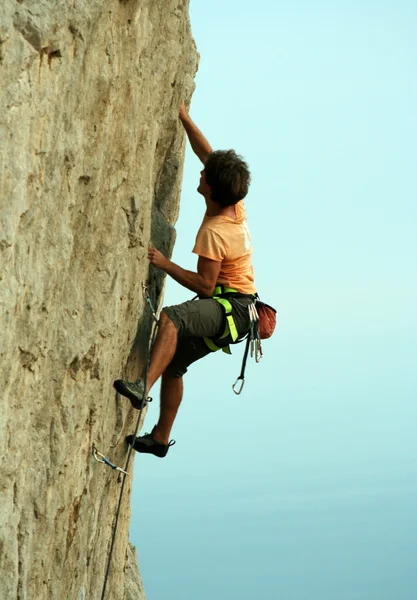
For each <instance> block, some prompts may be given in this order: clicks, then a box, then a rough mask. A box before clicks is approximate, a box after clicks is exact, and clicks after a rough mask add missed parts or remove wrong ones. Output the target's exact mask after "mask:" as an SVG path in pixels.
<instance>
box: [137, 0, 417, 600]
mask: <svg viewBox="0 0 417 600" xmlns="http://www.w3.org/2000/svg"><path fill="white" fill-rule="evenodd" d="M190 17H191V25H192V30H193V35H194V37H195V40H196V43H197V47H198V50H199V52H200V55H201V60H200V67H199V71H198V74H197V77H196V90H195V93H194V95H193V98H192V103H191V109H190V114H191V116H192V118H193V119H194V120H195V122H196V123H197V125H198V126H199V127H200V128H201V130H202V131H203V132H204V133H205V135H206V137H207V138H208V140H209V142H210V143H211V145H212V146H213V148H215V149H227V148H234V149H235V150H236V151H237V152H239V153H240V154H242V155H243V156H244V158H245V159H246V160H247V162H248V163H249V165H250V168H251V172H252V185H251V188H250V192H249V195H248V197H247V199H246V201H245V205H246V209H247V213H248V218H249V223H250V228H251V235H252V242H253V247H254V254H253V262H254V268H255V276H256V284H257V287H258V291H259V294H260V296H261V298H262V299H263V300H264V301H266V302H268V303H269V304H272V305H273V306H275V307H276V308H277V309H278V325H277V329H276V332H275V334H274V336H273V338H271V339H270V340H265V341H264V343H263V348H264V358H263V360H262V362H261V363H260V364H255V363H254V362H253V361H250V362H249V363H248V367H247V376H246V383H245V387H244V390H243V392H242V394H241V395H240V396H236V395H234V394H233V391H232V388H231V386H232V383H233V382H234V381H235V379H236V377H237V376H238V374H239V371H240V363H241V360H242V354H243V350H244V348H243V345H241V346H237V347H235V348H234V349H233V355H232V356H231V357H228V356H226V355H225V354H223V353H218V354H213V355H211V356H209V357H207V358H206V359H204V360H203V361H201V362H199V363H197V364H195V365H193V366H192V367H191V368H190V370H189V372H188V373H187V375H186V376H185V378H184V387H185V395H184V400H183V403H182V405H181V407H180V411H179V413H178V417H177V421H176V423H175V425H174V429H173V437H174V438H175V439H176V441H177V443H176V445H175V446H174V447H172V448H171V449H170V451H169V454H168V456H167V458H166V459H164V460H159V459H156V458H154V457H153V456H146V455H144V456H139V455H137V456H136V458H135V467H134V485H133V494H132V521H131V541H132V542H133V543H134V544H135V545H136V546H137V548H138V553H139V564H140V569H141V573H142V577H143V580H144V586H145V591H146V594H147V598H148V600H164V599H165V598H168V597H169V598H181V600H196V599H197V598H198V600H213V598H216V599H217V600H230V599H235V598H236V599H239V600H252V599H253V598H254V597H259V598H280V599H282V600H335V599H337V600H393V599H394V598H395V600H415V598H416V589H417V575H416V572H417V571H416V558H417V516H416V510H415V507H416V506H417V477H416V475H417V461H416V459H417V444H416V434H415V424H416V422H417V403H416V399H417V378H416V365H417V312H416V307H417V302H416V300H417V282H416V272H417V271H416V267H417V235H416V234H417V202H416V200H417V176H416V164H417V146H416V145H417V112H416V108H415V107H416V106H417V71H416V69H415V65H416V64H417V60H416V59H417V41H416V40H417V36H416V33H417V32H416V29H417V26H416V23H417V4H416V3H415V2H414V1H408V0H397V1H396V2H391V1H386V0H379V1H378V2H377V1H375V2H373V1H369V0H362V1H361V2H359V1H357V0H353V1H350V2H347V1H346V2H344V1H339V0H337V1H336V2H329V1H328V0H318V1H316V2H314V3H312V2H311V1H309V2H307V1H302V0H293V1H292V2H289V1H287V0H284V1H282V2H279V3H278V2H268V1H266V0H258V2H256V3H253V2H247V1H245V0H240V1H239V2H237V1H235V0H228V2H224V0H223V1H220V0H211V2H210V3H200V2H196V1H193V0H191V6H190ZM200 169H201V166H200V163H199V161H198V159H196V158H195V157H194V155H193V154H192V151H191V149H190V147H189V146H188V147H187V151H186V159H185V169H184V180H183V188H182V197H181V211H180V217H179V220H178V223H177V242H176V246H175V250H174V254H173V260H174V262H176V263H178V264H180V265H181V266H182V267H184V268H186V269H191V270H195V267H196V257H195V255H193V254H192V253H191V250H192V247H193V243H194V239H195V235H196V232H197V229H198V227H199V225H200V222H201V219H202V217H203V213H204V200H203V199H202V197H201V196H199V195H198V194H197V193H196V187H197V185H198V180H199V172H200ZM188 299H190V293H189V292H188V291H187V290H185V289H184V288H181V286H179V285H178V284H176V283H175V282H172V281H168V282H167V287H166V292H165V304H167V305H169V304H174V303H179V302H182V301H185V300H188ZM152 395H153V396H154V397H155V401H154V403H153V404H152V405H150V408H149V411H148V415H147V418H146V423H145V427H144V429H145V430H146V431H150V430H151V428H152V426H153V424H154V423H155V422H156V420H157V415H158V402H157V396H158V388H157V387H156V386H155V388H154V389H153V394H152Z"/></svg>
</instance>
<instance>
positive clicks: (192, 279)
mask: <svg viewBox="0 0 417 600" xmlns="http://www.w3.org/2000/svg"><path fill="white" fill-rule="evenodd" d="M179 118H180V120H181V122H182V124H183V126H184V129H185V131H186V134H187V137H188V140H189V142H190V144H191V147H192V149H193V151H194V153H195V154H196V155H197V156H198V158H199V159H200V160H201V162H202V163H203V165H204V167H203V169H202V171H201V176H200V182H199V185H198V188H197V192H198V193H199V194H201V195H202V196H203V197H204V199H205V202H206V212H205V216H204V219H203V222H202V224H201V227H200V229H199V231H198V234H197V238H196V242H195V246H194V248H193V252H194V253H195V254H197V255H198V263H197V272H193V271H187V270H185V269H182V268H181V267H180V266H178V265H176V264H174V263H173V262H172V261H170V260H169V259H167V258H166V257H165V256H163V255H162V254H161V252H159V251H158V250H157V249H156V248H154V247H153V246H151V247H150V248H149V251H148V258H149V261H150V263H151V264H152V265H154V267H156V268H158V269H162V271H165V273H167V274H168V275H170V276H171V277H172V278H173V279H174V280H175V281H177V282H178V283H179V284H180V285H182V286H184V287H185V288H187V289H189V290H191V291H192V292H194V293H195V294H197V295H198V298H199V299H198V300H193V301H188V302H184V303H182V304H179V305H176V306H168V307H165V308H163V310H162V312H161V316H160V319H159V327H158V334H157V337H156V340H155V344H154V347H153V350H152V355H151V360H150V365H149V371H148V380H147V389H146V390H144V383H143V381H142V379H138V380H137V381H135V382H128V381H125V380H123V379H118V380H116V381H115V382H114V387H115V389H116V390H117V391H118V392H119V393H120V394H122V395H123V396H125V397H127V398H129V400H130V401H131V403H132V406H133V407H134V408H136V409H138V410H140V408H141V407H142V399H143V398H147V397H148V394H149V391H150V389H151V388H152V386H153V384H154V383H155V381H157V379H159V377H161V376H162V381H161V404H160V416H159V420H158V422H157V424H156V425H155V426H154V428H153V429H152V432H151V433H150V434H145V435H143V436H140V437H138V438H136V439H135V441H134V448H135V450H137V451H138V452H146V453H149V454H154V455H155V456H158V457H160V458H162V457H164V456H166V454H167V452H168V449H169V447H170V446H171V445H172V444H173V443H175V442H174V441H173V440H171V441H170V433H171V428H172V426H173V423H174V420H175V417H176V414H177V411H178V408H179V406H180V403H181V400H182V396H183V380H182V378H183V375H184V374H185V373H186V371H187V367H188V366H189V365H190V364H191V363H193V362H195V361H197V360H199V359H201V358H203V357H204V356H206V355H207V354H209V353H210V352H213V351H215V350H217V349H219V348H223V349H225V350H226V348H227V347H228V345H229V344H231V343H234V342H236V341H238V339H240V338H242V337H244V336H245V335H246V333H247V332H248V331H249V328H250V319H249V305H250V304H251V303H252V302H253V298H254V295H255V294H256V288H255V285H254V275H253V268H252V263H251V255H252V245H251V240H250V234H249V228H248V223H247V219H246V213H245V208H244V204H243V198H244V197H245V196H246V194H247V192H248V187H249V183H250V173H249V169H248V166H247V164H246V163H245V162H244V161H243V159H242V158H241V157H240V156H238V155H237V154H236V153H235V151H234V150H225V151H224V150H218V151H215V152H213V150H212V148H211V146H210V144H209V143H208V141H207V140H206V138H205V137H204V135H203V134H202V132H201V131H200V130H199V129H198V127H197V126H196V125H195V123H194V122H193V121H192V119H191V117H190V116H189V114H188V112H187V109H186V107H185V105H184V103H182V104H181V107H180V111H179ZM133 439H134V437H133V436H128V437H127V442H128V443H129V444H132V443H133Z"/></svg>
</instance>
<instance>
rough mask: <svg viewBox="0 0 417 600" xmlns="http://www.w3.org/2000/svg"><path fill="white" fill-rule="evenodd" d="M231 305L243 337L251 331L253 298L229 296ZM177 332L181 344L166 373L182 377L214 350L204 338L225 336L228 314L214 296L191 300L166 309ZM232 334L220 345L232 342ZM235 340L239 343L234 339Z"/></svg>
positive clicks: (239, 331) (218, 343)
mask: <svg viewBox="0 0 417 600" xmlns="http://www.w3.org/2000/svg"><path fill="white" fill-rule="evenodd" d="M228 300H229V302H230V304H231V305H232V315H233V319H234V321H235V324H236V328H237V330H238V333H239V338H242V337H244V336H245V335H246V334H247V332H248V331H249V327H250V322H249V310H248V306H249V304H251V302H252V301H253V300H252V297H251V296H244V297H242V298H228ZM163 310H164V312H165V313H166V314H167V315H168V317H169V318H170V319H171V321H172V322H173V323H174V325H175V327H176V328H177V331H178V343H177V349H176V351H175V355H174V358H173V359H172V361H171V362H170V364H169V365H168V367H167V369H166V372H167V373H168V374H169V375H171V376H173V377H182V376H183V375H184V374H185V373H186V372H187V367H189V365H191V363H193V362H196V361H197V360H200V358H203V357H204V356H207V354H210V353H211V352H212V350H210V349H209V347H208V346H207V344H206V343H205V341H204V339H203V338H205V337H210V338H216V337H220V336H222V335H223V333H224V330H225V327H226V315H225V311H224V309H223V307H222V306H221V305H220V304H219V302H217V301H216V300H213V299H212V298H204V299H202V300H192V301H189V302H183V303H182V304H177V305H175V306H167V307H166V308H164V309H163ZM232 343H233V342H232V339H231V337H230V335H229V336H227V337H225V338H224V339H223V340H217V341H216V344H217V346H220V347H224V346H228V345H229V344H232ZM235 343H236V342H235Z"/></svg>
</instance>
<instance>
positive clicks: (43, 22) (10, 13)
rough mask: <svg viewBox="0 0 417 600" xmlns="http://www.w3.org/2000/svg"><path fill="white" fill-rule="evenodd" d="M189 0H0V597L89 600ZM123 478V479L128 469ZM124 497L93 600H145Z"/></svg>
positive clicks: (166, 196)
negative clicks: (104, 460)
mask: <svg viewBox="0 0 417 600" xmlns="http://www.w3.org/2000/svg"><path fill="white" fill-rule="evenodd" d="M196 69H197V53H196V50H195V45H194V42H193V40H192V37H191V32H190V26H189V19H188V0H56V1H54V2H50V0H16V1H12V0H3V2H2V8H1V13H0V154H1V158H0V161H1V162H0V165H1V168H0V204H1V212H0V316H1V322H0V353H1V359H0V382H1V383H0V386H1V388H2V394H1V404H0V445H1V465H0V467H1V468H0V486H1V502H0V512H1V524H0V527H1V531H0V533H1V536H0V598H1V599H2V600H9V599H10V600H11V599H19V600H47V599H48V600H55V599H56V600H89V599H94V600H97V599H98V598H100V597H101V591H102V587H103V582H104V574H105V570H106V565H107V558H108V553H109V546H110V541H111V532H112V526H113V521H114V516H115V511H116V505H117V502H118V498H119V490H120V476H119V475H117V473H115V472H114V471H112V470H111V469H110V468H108V467H106V466H105V465H101V464H99V463H97V462H95V461H94V458H93V457H92V452H91V450H92V444H93V442H94V443H95V444H96V445H97V448H98V449H99V450H100V452H102V453H103V454H105V455H106V456H107V457H108V458H109V459H110V460H111V461H112V462H114V463H116V464H118V465H121V466H123V465H124V463H125V460H126V456H127V448H126V445H125V443H124V438H125V436H126V435H127V434H128V433H131V432H132V430H133V429H134V426H135V423H136V418H137V412H136V411H134V410H133V409H132V408H131V407H130V403H129V401H127V400H126V399H124V398H120V397H118V396H117V395H116V394H115V393H114V391H113V388H112V382H113V380H114V379H115V378H117V377H119V376H120V375H122V374H125V375H126V374H127V375H129V376H130V377H132V376H136V375H138V374H139V371H140V362H141V361H142V363H143V350H144V348H145V346H146V341H147V335H148V333H149V329H150V314H149V311H148V310H147V308H146V303H145V301H144V299H143V297H142V289H141V283H142V282H145V281H148V282H149V289H150V292H151V295H152V298H153V301H154V302H155V303H159V302H160V296H161V292H162V288H163V281H162V279H161V278H160V276H159V275H158V276H156V275H155V273H152V272H149V267H148V261H147V258H146V252H147V246H148V243H149V241H150V239H151V237H152V239H153V241H154V242H155V244H156V245H157V247H159V248H160V249H161V250H162V251H163V252H165V253H167V254H169V253H170V252H171V250H172V246H173V243H174V229H173V225H174V223H175V220H176V218H177V215H178V204H179V192H180V184H181V177H182V160H183V152H184V133H183V131H182V126H181V124H180V123H179V121H178V117H177V115H178V108H179V104H180V101H181V100H182V99H189V98H190V96H191V93H192V90H193V78H194V75H195V72H196ZM130 470H132V468H130ZM130 487H131V477H129V479H128V481H127V485H126V489H125V493H124V500H123V504H122V510H121V516H120V521H119V529H118V534H117V538H116V544H115V549H114V554H113V560H112V566H111V571H110V578H109V582H108V586H107V593H106V599H107V598H108V599H112V600H113V599H114V600H119V599H120V600H133V598H135V599H138V598H143V597H144V596H143V590H142V587H141V582H140V576H139V574H138V573H137V572H135V569H134V568H133V567H132V564H133V563H134V562H135V559H134V555H133V558H132V551H131V550H130V549H129V546H128V528H129V518H130V507H129V497H130Z"/></svg>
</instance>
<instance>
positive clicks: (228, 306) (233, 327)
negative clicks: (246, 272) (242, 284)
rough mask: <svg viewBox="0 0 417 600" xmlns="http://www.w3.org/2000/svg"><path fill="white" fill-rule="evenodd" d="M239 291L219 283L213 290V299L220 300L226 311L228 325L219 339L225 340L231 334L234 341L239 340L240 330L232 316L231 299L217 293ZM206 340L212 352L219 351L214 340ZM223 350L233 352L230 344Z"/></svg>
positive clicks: (228, 352)
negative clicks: (221, 296)
mask: <svg viewBox="0 0 417 600" xmlns="http://www.w3.org/2000/svg"><path fill="white" fill-rule="evenodd" d="M236 292H238V291H237V290H235V289H234V288H228V287H224V286H222V285H218V286H217V287H215V288H214V291H213V296H212V298H213V300H216V302H218V303H219V304H221V305H222V306H223V308H224V311H225V313H226V327H225V330H224V332H223V334H222V335H221V336H220V337H219V338H218V339H219V340H223V339H224V338H225V337H227V336H228V335H229V334H230V335H231V336H232V342H235V341H236V340H237V338H238V337H239V333H238V330H237V328H236V323H235V321H234V319H233V316H232V305H231V304H230V302H229V300H226V298H220V297H219V296H217V294H228V293H229V294H230V293H236ZM204 341H205V343H206V345H207V347H208V348H210V350H211V351H212V352H217V350H220V347H219V346H217V345H216V344H215V343H214V342H213V340H211V339H210V338H207V337H205V338H204ZM222 350H223V352H226V354H231V353H232V352H231V350H230V346H225V347H224V348H222Z"/></svg>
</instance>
